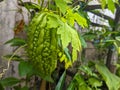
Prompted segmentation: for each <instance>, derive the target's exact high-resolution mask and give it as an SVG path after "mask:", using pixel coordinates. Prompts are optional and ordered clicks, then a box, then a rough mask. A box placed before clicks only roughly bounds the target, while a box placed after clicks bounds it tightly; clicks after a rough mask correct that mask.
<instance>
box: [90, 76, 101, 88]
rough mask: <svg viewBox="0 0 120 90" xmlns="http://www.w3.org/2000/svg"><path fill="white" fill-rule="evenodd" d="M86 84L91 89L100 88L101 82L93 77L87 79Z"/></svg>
mask: <svg viewBox="0 0 120 90" xmlns="http://www.w3.org/2000/svg"><path fill="white" fill-rule="evenodd" d="M88 83H89V84H90V85H91V86H92V87H95V88H97V87H101V86H102V81H100V80H98V79H97V78H95V77H90V78H89V79H88Z"/></svg>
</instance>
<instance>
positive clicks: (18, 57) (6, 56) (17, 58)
mask: <svg viewBox="0 0 120 90" xmlns="http://www.w3.org/2000/svg"><path fill="white" fill-rule="evenodd" d="M11 57H12V60H15V61H22V60H23V59H22V58H21V57H20V56H18V55H14V56H12V55H5V56H3V58H5V59H7V60H9V59H10V58H11Z"/></svg>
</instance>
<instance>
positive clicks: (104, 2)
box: [100, 0, 106, 9]
mask: <svg viewBox="0 0 120 90" xmlns="http://www.w3.org/2000/svg"><path fill="white" fill-rule="evenodd" d="M100 1H101V6H102V9H104V8H105V6H106V0H100Z"/></svg>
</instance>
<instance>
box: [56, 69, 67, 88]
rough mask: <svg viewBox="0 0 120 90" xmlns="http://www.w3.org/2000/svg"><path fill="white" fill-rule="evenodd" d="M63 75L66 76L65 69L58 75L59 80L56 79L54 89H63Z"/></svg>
mask: <svg viewBox="0 0 120 90" xmlns="http://www.w3.org/2000/svg"><path fill="white" fill-rule="evenodd" d="M65 76H66V71H64V72H63V74H62V76H61V77H60V80H59V81H58V83H57V86H56V87H55V90H63V84H64V82H65Z"/></svg>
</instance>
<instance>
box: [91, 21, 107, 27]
mask: <svg viewBox="0 0 120 90" xmlns="http://www.w3.org/2000/svg"><path fill="white" fill-rule="evenodd" d="M90 24H91V25H92V26H96V27H107V28H108V26H106V25H101V24H98V23H94V22H90Z"/></svg>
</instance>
